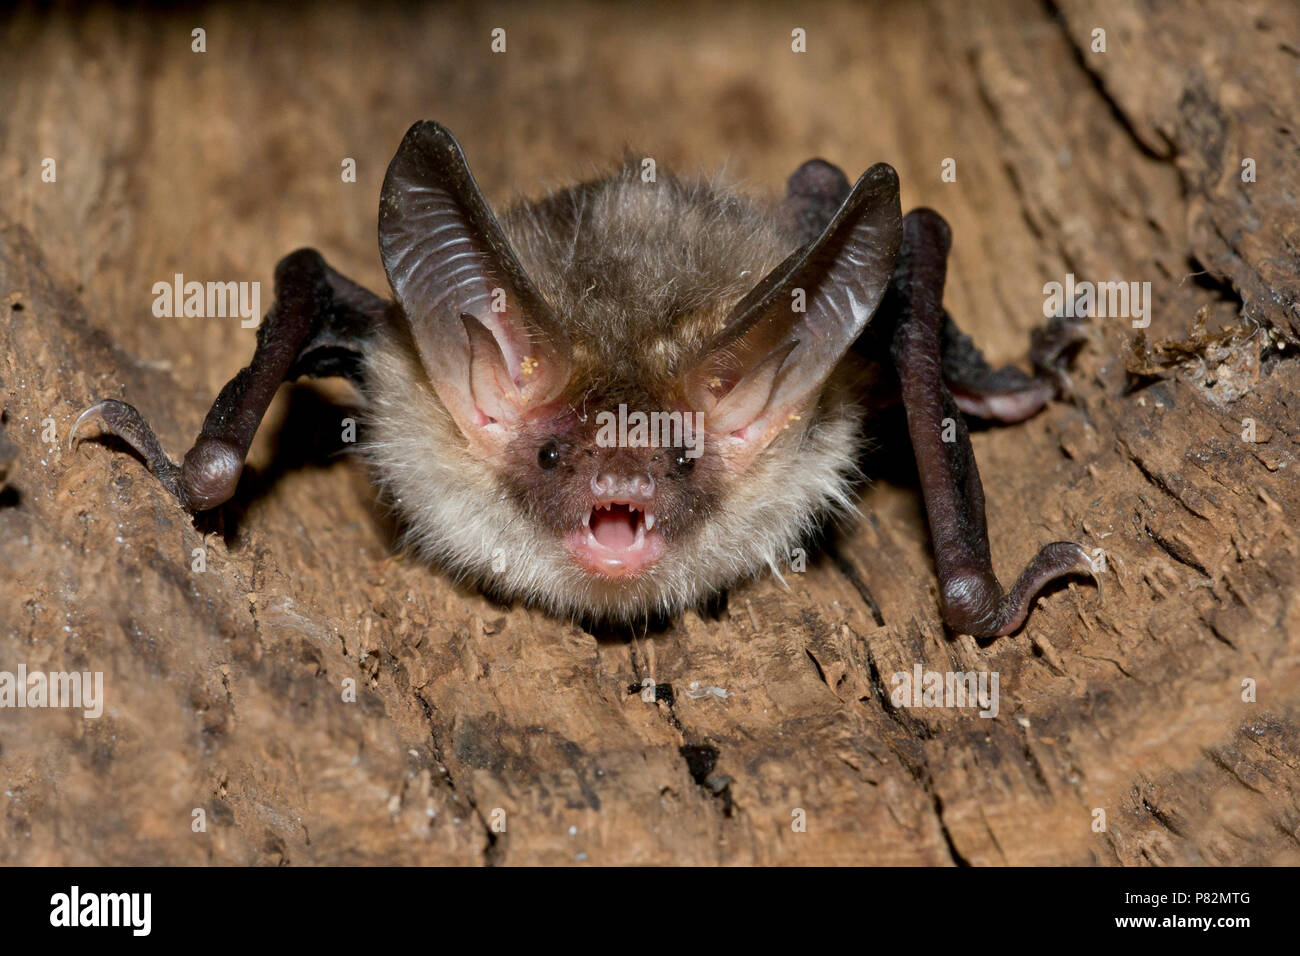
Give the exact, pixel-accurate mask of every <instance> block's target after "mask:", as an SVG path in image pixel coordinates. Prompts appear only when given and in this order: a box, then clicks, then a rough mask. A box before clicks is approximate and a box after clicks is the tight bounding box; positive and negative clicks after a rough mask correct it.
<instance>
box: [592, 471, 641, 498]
mask: <svg viewBox="0 0 1300 956" xmlns="http://www.w3.org/2000/svg"><path fill="white" fill-rule="evenodd" d="M591 490H592V493H593V494H595V496H596V497H597V498H628V499H631V500H633V501H645V500H648V499H649V498H651V497H652V496H653V495H654V493H655V480H654V478H652V477H650V475H648V474H647V473H645V472H644V471H633V472H622V471H615V470H613V469H609V468H606V469H602V470H601V471H599V472H597V473H596V474H595V475H594V476H593V477H592V479H591Z"/></svg>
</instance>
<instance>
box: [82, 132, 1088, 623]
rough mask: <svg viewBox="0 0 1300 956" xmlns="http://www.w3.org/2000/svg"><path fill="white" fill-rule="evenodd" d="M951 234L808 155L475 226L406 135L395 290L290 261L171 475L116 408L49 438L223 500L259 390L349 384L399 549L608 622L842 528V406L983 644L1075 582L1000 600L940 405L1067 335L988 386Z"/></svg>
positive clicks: (1069, 554)
mask: <svg viewBox="0 0 1300 956" xmlns="http://www.w3.org/2000/svg"><path fill="white" fill-rule="evenodd" d="M647 180H649V181H647ZM950 244H951V237H950V233H949V229H948V226H947V224H946V223H945V222H944V220H943V219H942V217H940V216H939V215H938V214H937V213H935V212H933V211H932V210H928V209H917V210H914V211H912V212H910V213H908V214H907V215H906V216H903V215H902V214H901V210H900V205H899V191H898V177H897V175H896V173H895V172H894V170H893V169H892V168H891V167H890V166H888V165H886V164H884V163H878V164H876V165H874V166H872V167H871V168H870V169H868V170H867V171H866V172H865V173H863V174H862V176H861V177H860V178H859V179H858V180H857V182H856V183H854V184H852V185H850V184H849V181H848V179H847V178H846V177H845V175H844V173H843V172H841V171H840V170H839V169H838V168H837V167H835V166H833V165H831V164H830V163H828V162H825V161H823V160H810V161H808V162H807V163H805V164H803V166H801V167H800V168H799V169H798V170H797V171H796V172H795V173H794V174H793V175H792V176H791V177H790V179H789V181H788V183H787V194H786V197H785V198H784V200H782V201H780V202H779V203H777V202H771V203H764V202H761V201H758V200H754V199H751V198H748V197H746V196H743V195H741V194H739V193H737V192H735V191H732V190H730V189H728V188H726V187H724V186H722V185H719V184H717V183H714V182H711V181H708V180H703V179H689V178H679V177H676V176H672V175H662V174H660V175H656V176H653V177H646V176H643V175H642V173H641V170H640V169H639V168H638V165H637V164H635V163H632V162H625V164H624V166H623V168H621V169H619V170H617V171H615V172H613V173H612V174H609V175H606V176H604V177H602V178H597V179H594V180H592V181H588V182H583V183H580V184H578V185H575V186H572V187H570V188H567V189H563V190H559V191H555V192H553V193H551V194H550V195H548V196H546V197H545V198H543V199H541V200H540V201H537V202H521V203H518V204H516V205H514V206H513V207H511V208H509V209H508V210H506V211H504V212H503V214H502V215H501V217H500V218H498V217H497V216H496V215H494V213H493V212H492V210H491V209H490V208H489V206H488V204H487V202H486V201H485V200H484V198H483V195H482V193H481V191H480V190H479V188H478V186H477V184H476V183H475V181H474V178H473V176H472V175H471V173H470V170H469V166H468V164H467V162H466V160H465V156H464V154H463V152H462V151H461V148H460V146H459V144H458V143H457V142H456V140H455V138H454V137H453V136H452V135H451V133H450V132H448V131H447V130H446V129H445V128H443V127H442V126H440V125H439V124H437V123H433V122H420V123H417V124H415V125H414V126H412V127H411V129H410V130H409V131H408V132H407V134H406V136H405V138H404V139H403V140H402V143H401V146H400V147H399V148H398V150H397V153H396V155H395V156H394V158H393V160H392V163H391V164H390V165H389V168H388V171H387V175H386V177H385V180H384V185H383V190H382V192H381V195H380V204H379V248H380V254H381V257H382V260H383V264H384V269H385V272H386V273H387V276H388V280H389V284H390V286H391V288H392V293H393V297H394V300H393V301H389V300H387V299H385V298H383V297H381V296H378V295H375V294H374V293H372V292H369V291H368V290H366V289H364V288H362V287H361V286H359V285H357V284H356V283H354V282H352V281H351V280H349V279H347V278H345V277H344V276H342V275H340V274H339V273H338V272H336V271H335V270H334V269H332V268H330V266H329V265H327V264H326V263H325V261H324V259H323V258H322V257H321V256H320V254H319V253H317V252H316V251H315V250H312V249H301V250H298V251H297V252H294V253H292V254H290V255H288V256H286V257H285V258H284V259H282V260H281V261H280V263H279V264H278V265H277V267H276V270H275V302H274V304H273V306H272V307H271V309H270V311H269V312H268V313H267V314H266V316H265V318H264V320H263V322H262V323H261V325H260V326H259V327H258V332H257V345H256V349H255V351H254V354H253V358H252V361H251V362H250V364H249V365H248V366H247V367H246V368H244V369H242V370H241V371H240V372H239V373H238V374H237V375H236V376H235V377H234V378H233V379H232V380H231V381H230V382H229V383H227V384H226V386H225V387H224V388H223V389H222V390H221V392H220V394H219V395H218V397H217V399H216V401H215V403H214V404H213V406H212V408H211V410H210V411H209V412H208V415H207V418H206V420H205V421H204V423H203V426H202V430H201V431H200V433H199V437H198V439H197V440H196V442H195V444H194V446H193V447H192V448H191V449H190V450H189V452H188V453H187V454H186V455H185V457H184V459H183V461H182V462H181V463H179V464H177V463H176V462H175V461H173V460H172V459H171V458H170V457H169V456H168V455H167V454H166V452H165V451H164V450H163V449H162V447H161V445H160V443H159V442H158V439H157V438H156V436H155V435H154V433H153V431H152V429H151V428H150V427H149V425H148V424H147V422H146V421H145V420H144V418H143V417H142V416H141V415H140V413H139V412H138V411H136V409H135V408H134V407H132V406H130V405H128V404H126V403H124V402H121V401H118V400H116V399H103V400H101V401H98V402H96V403H95V404H93V405H91V406H90V407H89V408H87V409H86V410H85V411H84V412H83V413H82V414H81V415H80V417H79V418H78V419H77V421H76V423H75V425H74V427H73V429H72V441H73V442H74V443H75V442H76V441H77V439H78V437H79V435H80V434H81V431H82V430H83V428H85V427H86V426H88V425H91V424H94V425H97V426H98V428H99V430H100V431H101V433H104V432H106V433H109V434H112V435H115V436H117V437H118V438H120V439H122V440H123V441H125V442H126V443H127V444H128V445H129V446H131V448H133V449H134V450H135V451H136V452H137V453H138V454H139V455H140V457H141V458H143V460H144V462H145V463H146V465H147V466H148V468H149V469H150V471H151V472H152V473H153V474H154V475H155V476H156V477H157V479H158V480H159V481H160V482H161V483H162V485H163V486H164V487H165V488H166V489H167V490H168V491H169V492H171V494H172V495H174V496H175V497H176V498H177V499H178V501H179V502H180V503H181V505H183V506H184V507H185V508H187V509H189V510H191V511H193V512H201V511H206V510H208V509H212V508H216V507H217V506H219V505H221V504H222V503H223V502H225V501H227V500H228V499H229V498H230V497H231V496H232V495H233V494H234V493H235V489H236V486H237V483H238V481H239V477H240V473H241V471H242V469H243V463H244V458H245V456H246V454H247V452H248V448H249V445H250V444H251V442H252V439H253V435H254V433H255V432H256V430H257V427H258V424H259V422H260V421H261V419H262V417H263V415H264V414H265V412H266V409H267V406H268V405H269V404H270V402H271V399H272V398H273V396H274V394H275V392H276V390H277V389H278V388H279V386H280V384H281V383H282V382H285V381H293V380H295V379H297V378H300V377H302V376H314V377H323V376H344V377H346V378H348V379H350V380H352V381H353V382H354V383H356V385H357V386H358V388H359V389H360V391H361V393H362V395H363V398H364V405H363V407H364V412H363V414H364V424H365V435H366V441H365V442H364V456H365V458H366V460H367V461H368V464H369V467H370V469H371V471H372V473H373V475H374V479H375V481H376V483H377V485H378V486H379V488H380V489H381V491H382V493H383V497H384V500H386V501H387V502H388V503H389V505H390V506H391V507H392V508H393V509H394V510H395V512H396V514H397V515H398V517H399V519H400V522H401V524H402V527H403V529H404V533H405V535H406V536H407V540H408V541H409V542H410V543H411V544H412V545H414V546H415V547H416V549H418V551H419V552H421V553H422V554H424V555H425V556H427V557H428V558H429V559H430V560H431V561H432V562H433V563H435V564H436V565H438V566H440V567H442V568H444V569H445V570H446V571H447V572H449V573H451V574H453V575H455V576H457V577H459V578H461V579H465V580H467V581H470V582H473V583H476V584H477V585H478V586H480V587H481V588H483V589H484V590H486V591H488V592H489V593H492V594H494V595H496V596H499V597H502V598H504V599H509V600H523V601H525V602H527V603H529V604H532V605H535V606H538V607H540V608H542V609H544V610H546V611H548V612H549V613H551V614H554V615H557V616H567V617H573V618H582V619H590V620H601V621H609V622H622V621H630V620H635V619H637V618H639V617H642V616H647V617H648V616H649V615H651V614H654V615H668V616H671V615H673V614H676V613H678V612H680V611H681V610H683V609H685V608H688V607H692V606H698V605H700V604H701V603H702V602H704V601H706V600H707V599H708V598H709V597H710V596H711V595H714V594H716V593H718V592H721V591H725V590H726V589H727V588H730V587H732V586H734V585H736V584H737V583H738V582H741V581H743V580H746V579H749V578H752V577H754V576H756V575H759V574H761V573H763V572H764V571H766V570H768V569H770V570H771V571H773V572H775V573H776V574H777V575H778V576H779V575H780V568H781V566H782V564H783V562H785V561H786V560H788V556H789V555H790V553H791V550H792V549H794V548H796V547H798V546H799V545H800V543H801V542H803V541H805V540H806V538H807V536H808V535H809V534H810V533H811V532H812V531H813V530H814V529H815V528H817V527H818V526H819V523H821V522H824V521H825V520H827V518H828V517H834V516H837V515H840V516H842V515H845V514H847V513H850V512H852V510H853V507H854V506H853V503H852V494H853V489H854V486H855V482H856V478H857V475H856V462H857V460H858V454H859V452H860V450H861V448H862V443H863V440H864V439H863V423H864V410H865V408H866V407H867V406H868V405H869V404H871V403H873V402H874V403H878V402H880V401H887V400H893V401H901V403H902V406H903V408H904V410H905V415H906V421H907V431H908V434H909V436H910V439H911V451H912V453H913V454H914V456H915V461H916V465H917V472H918V474H919V477H920V485H921V491H922V496H923V499H924V503H925V509H926V514H927V518H928V521H929V526H930V533H931V537H932V541H933V553H934V559H935V566H936V570H937V572H938V580H939V584H940V589H939V590H940V603H941V610H942V613H943V617H944V620H945V621H946V622H947V624H948V626H949V627H950V628H951V629H953V630H954V631H956V632H960V633H966V634H972V635H976V636H994V635H1002V634H1008V633H1010V632H1012V631H1014V630H1016V629H1017V628H1018V627H1019V626H1020V625H1021V624H1022V622H1023V621H1024V620H1025V617H1026V615H1027V613H1028V611H1029V608H1030V605H1031V603H1032V601H1033V600H1034V599H1035V597H1036V596H1037V594H1038V593H1039V591H1040V590H1041V589H1042V588H1043V587H1044V586H1045V585H1047V584H1048V583H1049V582H1052V581H1054V580H1056V579H1058V578H1061V577H1063V576H1066V575H1089V576H1092V575H1093V568H1092V564H1091V562H1090V561H1089V559H1088V557H1087V555H1086V553H1085V552H1084V551H1083V549H1082V548H1081V547H1079V546H1078V545H1077V544H1073V543H1070V542H1055V543H1052V544H1048V545H1046V546H1044V547H1043V548H1042V549H1041V550H1040V551H1039V552H1038V554H1037V556H1036V557H1035V558H1034V559H1033V560H1032V561H1031V562H1030V563H1029V565H1028V566H1027V567H1026V568H1025V569H1024V570H1023V571H1022V573H1021V574H1020V576H1019V577H1018V578H1017V580H1016V582H1015V584H1014V585H1013V586H1012V587H1011V589H1010V591H1004V590H1003V589H1002V586H1001V585H1000V584H999V582H998V579H997V577H996V575H995V574H994V571H993V567H992V563H991V558H990V553H989V542H988V529H987V524H986V520H985V514H984V495H983V490H982V487H981V484H980V479H979V472H978V469H977V467H976V463H975V458H974V454H973V452H972V450H971V444H970V439H969V435H968V432H967V428H966V424H965V421H964V417H963V416H964V414H971V415H976V416H979V417H981V418H984V419H989V420H993V421H997V422H1005V423H1010V422H1016V421H1020V420H1023V419H1025V418H1028V417H1029V416H1031V415H1033V414H1035V413H1036V412H1037V411H1038V410H1040V409H1041V408H1042V407H1043V406H1044V405H1045V404H1046V403H1047V402H1048V401H1050V400H1051V399H1052V398H1054V397H1055V396H1056V394H1057V392H1058V390H1059V388H1060V387H1061V383H1062V382H1063V381H1065V368H1066V365H1067V363H1068V361H1069V357H1070V354H1071V352H1072V351H1073V350H1074V348H1075V347H1076V346H1077V345H1078V343H1079V342H1080V341H1081V332H1080V331H1079V330H1078V328H1077V327H1076V326H1074V325H1071V324H1070V323H1068V322H1064V321H1057V322H1054V323H1051V324H1049V326H1048V327H1047V328H1046V329H1043V330H1039V331H1038V332H1037V333H1036V334H1035V337H1034V339H1033V341H1032V345H1031V358H1032V359H1033V361H1034V366H1035V372H1034V374H1032V375H1030V374H1027V373H1025V372H1023V371H1020V370H1019V369H1017V368H1014V367H1007V368H1003V369H998V370H994V369H992V368H991V367H990V366H989V365H988V364H987V363H986V362H985V361H984V359H983V357H982V356H981V355H980V353H979V351H978V349H976V348H975V346H974V345H973V343H971V341H970V339H968V338H967V337H966V336H964V335H963V334H962V333H961V332H960V331H959V330H958V329H957V326H956V324H955V323H954V322H953V320H952V318H951V316H949V315H948V314H947V312H945V310H944V308H943V305H942V297H943V284H944V278H945V269H946V262H947V256H948V251H949V247H950ZM881 395H885V396H886V398H885V399H881V398H880V396H881ZM902 453H904V452H902V451H901V450H900V454H902ZM1094 580H1095V577H1094Z"/></svg>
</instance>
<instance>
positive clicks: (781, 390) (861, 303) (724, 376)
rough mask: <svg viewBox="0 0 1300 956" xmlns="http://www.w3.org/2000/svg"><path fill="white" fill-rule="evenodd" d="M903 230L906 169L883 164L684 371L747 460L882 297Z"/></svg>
mask: <svg viewBox="0 0 1300 956" xmlns="http://www.w3.org/2000/svg"><path fill="white" fill-rule="evenodd" d="M901 237H902V216H901V210H900V208H899V201H898V175H897V174H896V173H895V172H894V170H893V169H892V168H891V167H890V166H888V165H886V164H885V163H877V164H876V165H875V166H872V167H871V168H870V169H868V170H867V171H866V172H865V173H863V174H862V178H860V179H859V180H858V181H857V184H856V185H855V186H854V187H853V189H852V190H851V191H850V192H849V194H848V197H847V198H846V199H845V200H844V202H843V204H841V205H840V207H839V210H838V211H837V212H836V213H835V215H834V216H833V217H832V218H831V220H830V222H829V223H828V224H827V225H826V227H825V228H824V229H823V230H822V232H821V235H819V236H818V237H817V238H816V239H814V240H813V241H811V242H809V243H808V244H807V245H805V246H804V247H803V248H801V249H799V250H798V251H797V252H795V253H794V254H792V255H791V256H790V257H789V258H787V259H786V260H785V261H784V262H782V263H781V264H780V265H779V266H777V267H776V268H775V269H773V270H772V272H771V273H769V274H768V275H767V277H766V278H764V279H763V281H761V282H760V283H759V284H758V285H757V286H756V287H755V288H754V289H753V291H751V292H750V293H749V294H748V295H747V296H745V298H744V299H742V300H741V301H740V303H739V304H738V305H737V306H736V307H735V309H733V310H732V313H731V316H730V318H729V319H728V320H727V324H726V326H725V327H724V328H723V330H722V331H721V332H719V333H718V334H717V335H716V336H714V338H713V339H712V340H711V341H710V342H709V344H708V345H707V346H706V347H705V349H704V351H703V354H702V356H701V357H700V358H699V359H697V360H696V362H695V364H694V365H693V366H692V367H691V368H690V369H689V371H688V372H687V373H686V374H685V377H684V379H683V385H684V389H685V392H686V398H687V400H688V401H689V402H690V404H691V405H692V407H694V408H695V409H698V410H699V411H702V412H703V413H704V421H705V427H706V428H707V430H708V432H709V434H710V435H711V436H712V437H713V439H714V440H715V441H719V442H722V443H723V444H724V447H725V445H726V444H731V445H732V450H733V451H738V452H740V454H741V455H742V457H744V458H748V457H749V456H751V455H753V454H756V453H757V452H759V451H761V450H762V449H763V448H765V447H766V446H767V444H768V443H769V442H770V441H771V440H772V439H773V438H774V437H775V436H776V435H777V434H778V433H779V432H780V430H781V429H782V428H783V427H784V426H785V424H786V422H787V421H788V420H789V418H790V416H792V415H794V414H796V413H797V412H799V411H800V410H801V409H802V408H803V407H804V406H805V405H806V404H807V403H808V401H809V400H810V399H811V398H812V397H813V396H814V395H815V394H816V393H817V392H818V390H819V389H820V388H821V386H822V385H823V384H824V383H825V382H826V379H827V378H829V377H830V374H831V372H832V371H833V370H834V368H835V366H836V365H837V364H838V363H839V361H840V359H842V358H843V357H844V354H845V353H846V352H847V351H848V350H849V347H850V346H851V345H852V344H853V341H854V339H856V338H857V337H858V334H859V333H860V332H861V331H862V330H863V328H865V327H866V325H867V322H868V321H869V320H870V319H871V316H872V314H873V313H874V312H875V311H876V307H877V306H878V305H879V304H880V300H881V298H883V296H884V294H885V290H886V288H887V287H888V285H889V278H890V275H891V274H892V273H893V270H894V260H895V259H896V258H897V256H898V247H899V242H900V240H901Z"/></svg>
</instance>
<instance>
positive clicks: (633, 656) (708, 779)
mask: <svg viewBox="0 0 1300 956" xmlns="http://www.w3.org/2000/svg"><path fill="white" fill-rule="evenodd" d="M628 658H629V660H630V661H631V663H632V674H633V677H634V678H635V679H634V680H633V681H632V683H631V684H629V685H628V688H627V692H628V693H629V694H640V693H642V692H643V691H644V689H645V680H646V678H647V677H649V675H648V674H644V673H643V672H642V670H641V665H640V661H639V660H638V655H637V652H636V645H635V644H633V643H629V652H628ZM651 680H653V678H651ZM654 696H655V701H656V702H659V701H663V703H664V704H666V705H667V707H666V709H663V710H660V713H662V714H663V715H664V719H665V720H667V721H668V724H669V726H671V727H672V728H673V729H674V730H675V731H677V734H678V736H680V737H681V739H682V741H683V743H682V746H681V747H679V748H677V753H678V755H679V756H680V757H681V758H682V760H683V761H684V762H685V763H686V771H687V773H689V774H690V776H691V779H692V780H694V781H695V783H696V785H697V786H699V787H700V788H701V789H703V790H705V791H706V792H707V793H708V794H709V795H710V796H713V797H716V798H717V799H719V800H721V801H722V815H723V816H724V817H726V818H728V819H729V818H730V817H732V816H733V814H734V811H735V809H736V803H735V800H734V799H733V797H732V794H731V784H732V779H731V777H729V776H727V775H726V774H721V773H716V772H715V771H716V768H717V763H718V757H719V756H720V755H721V753H722V752H721V751H720V750H719V749H718V748H717V747H716V746H714V745H713V744H711V743H707V742H692V739H691V738H692V737H693V736H694V735H693V734H691V733H688V732H687V730H686V728H685V727H684V726H683V725H682V722H681V719H680V718H679V717H678V716H677V709H676V704H677V695H676V693H675V692H674V690H673V685H672V684H669V683H664V684H660V683H659V682H658V681H655V684H654ZM656 709H657V710H658V709H659V708H656Z"/></svg>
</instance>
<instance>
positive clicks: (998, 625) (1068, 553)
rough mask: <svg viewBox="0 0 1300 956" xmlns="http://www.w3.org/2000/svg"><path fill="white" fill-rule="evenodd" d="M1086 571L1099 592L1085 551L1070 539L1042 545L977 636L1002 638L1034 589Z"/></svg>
mask: <svg viewBox="0 0 1300 956" xmlns="http://www.w3.org/2000/svg"><path fill="white" fill-rule="evenodd" d="M1083 574H1086V575H1087V576H1088V577H1089V578H1091V579H1092V583H1093V584H1095V585H1096V586H1097V591H1098V593H1099V594H1100V592H1101V580H1100V578H1098V577H1097V569H1096V567H1095V566H1094V565H1093V563H1092V559H1091V558H1090V557H1089V556H1088V553H1087V552H1086V551H1084V550H1083V548H1081V547H1080V546H1079V545H1077V544H1075V543H1073V542H1072V541H1054V542H1052V543H1051V544H1047V545H1044V546H1043V547H1042V548H1041V549H1040V550H1039V552H1038V554H1036V555H1035V556H1034V559H1033V560H1032V561H1030V562H1029V564H1028V565H1027V566H1026V567H1025V569H1024V570H1023V571H1021V572H1020V577H1019V578H1017V579H1016V583H1015V584H1014V585H1012V587H1011V590H1010V591H1008V592H1007V593H1006V594H1005V595H1003V597H1002V600H1001V601H999V602H998V606H997V609H996V611H995V613H994V614H993V615H991V617H990V619H989V620H987V621H986V622H983V627H982V628H981V629H982V631H983V633H981V634H977V635H976V636H979V637H1002V636H1004V635H1007V634H1010V633H1011V632H1012V631H1015V630H1016V629H1017V628H1019V627H1020V625H1021V624H1023V623H1024V622H1025V618H1026V617H1027V616H1028V615H1029V608H1030V606H1031V605H1032V604H1033V602H1034V598H1036V597H1037V596H1038V592H1039V591H1041V590H1042V589H1043V588H1044V587H1046V586H1047V585H1048V584H1050V583H1051V582H1052V581H1055V580H1056V579H1058V578H1062V577H1066V576H1068V575H1083Z"/></svg>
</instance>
